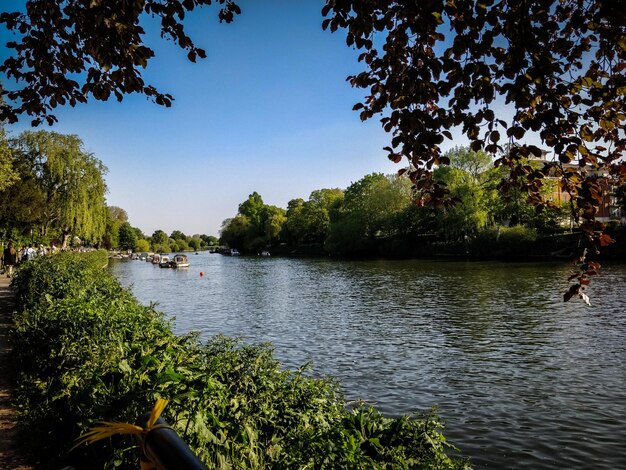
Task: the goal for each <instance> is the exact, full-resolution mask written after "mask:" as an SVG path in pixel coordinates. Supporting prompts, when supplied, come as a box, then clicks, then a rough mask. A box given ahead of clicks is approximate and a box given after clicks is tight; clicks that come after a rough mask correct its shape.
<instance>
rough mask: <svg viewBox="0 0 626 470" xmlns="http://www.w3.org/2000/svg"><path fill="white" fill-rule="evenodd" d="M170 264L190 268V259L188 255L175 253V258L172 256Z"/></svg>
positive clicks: (173, 266)
mask: <svg viewBox="0 0 626 470" xmlns="http://www.w3.org/2000/svg"><path fill="white" fill-rule="evenodd" d="M170 266H171V267H172V268H188V267H189V259H188V258H187V255H183V254H180V253H179V254H177V255H174V258H172V261H170Z"/></svg>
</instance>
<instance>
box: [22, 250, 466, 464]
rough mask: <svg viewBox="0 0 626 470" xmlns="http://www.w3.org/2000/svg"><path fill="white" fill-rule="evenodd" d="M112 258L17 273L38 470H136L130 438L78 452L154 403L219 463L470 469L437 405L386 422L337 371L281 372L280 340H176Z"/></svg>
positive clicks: (27, 443)
mask: <svg viewBox="0 0 626 470" xmlns="http://www.w3.org/2000/svg"><path fill="white" fill-rule="evenodd" d="M106 256H107V254H106V252H104V251H97V252H90V253H61V254H58V255H55V256H47V257H38V258H35V259H33V260H31V261H29V262H27V263H24V265H22V266H21V267H20V269H19V271H18V273H17V275H16V277H15V280H14V287H15V289H16V300H17V311H16V313H15V314H14V323H15V326H14V331H13V334H12V338H11V339H12V341H11V345H12V358H11V359H12V363H13V364H14V367H15V370H16V371H17V374H18V375H17V386H16V398H17V401H18V404H19V409H20V420H19V430H20V432H19V437H20V439H21V445H22V446H23V447H24V448H26V449H28V450H29V452H28V454H29V455H31V456H32V458H33V459H34V460H35V461H36V462H38V463H39V464H43V465H41V468H60V467H62V466H65V465H72V466H74V467H75V468H76V469H82V468H129V469H130V468H136V466H137V462H138V449H137V448H136V447H135V446H132V445H129V444H131V442H130V441H129V438H128V437H120V436H114V437H113V438H111V439H108V440H105V441H101V442H98V443H94V444H91V445H88V446H86V445H83V446H79V447H78V448H76V449H74V450H72V451H70V449H71V447H72V446H73V445H74V444H75V439H76V438H78V437H79V436H80V435H81V434H82V433H84V432H85V431H86V430H87V429H88V428H89V427H90V426H92V425H94V424H95V423H96V422H97V421H121V422H128V423H132V422H135V420H136V419H137V417H138V416H139V415H140V414H142V413H144V412H146V411H148V410H150V409H151V407H152V405H153V403H154V402H155V400H156V399H157V398H165V399H168V400H169V405H168V407H167V409H166V410H165V413H164V419H165V420H166V421H167V422H168V423H169V424H170V425H171V426H172V427H173V428H174V429H175V430H176V431H177V432H178V433H179V435H181V437H182V438H183V439H184V440H185V441H186V442H187V444H188V445H189V446H190V448H191V449H192V450H193V451H194V452H196V454H197V455H198V456H199V458H200V459H201V460H202V461H204V462H205V464H206V465H207V466H208V467H209V468H303V467H311V468H470V463H469V461H468V460H466V459H463V458H459V457H457V456H458V452H459V451H458V450H456V449H455V448H454V447H453V446H451V445H450V444H448V443H447V441H446V439H445V437H444V436H443V434H442V429H443V423H442V422H441V420H440V419H439V418H438V417H437V415H436V413H435V411H434V410H430V412H426V413H425V414H421V415H413V416H403V417H398V418H390V417H385V416H383V415H382V414H381V413H380V412H378V411H377V410H376V409H375V408H373V407H370V406H368V405H366V404H363V403H357V404H355V405H350V406H348V404H347V403H346V402H345V400H344V398H343V396H342V394H341V392H340V387H339V384H338V383H337V381H336V380H334V379H332V378H312V377H310V376H309V374H308V369H307V367H306V366H304V367H302V368H300V369H299V370H296V371H288V370H284V369H283V368H282V367H281V364H280V363H279V362H278V361H277V360H276V359H275V358H274V356H273V352H272V348H271V345H268V344H262V345H247V344H244V343H242V342H241V341H240V340H239V339H236V338H228V337H223V336H218V337H214V338H212V339H210V340H209V341H208V342H206V343H202V342H200V341H199V339H198V337H197V335H194V334H188V335H185V336H176V335H174V334H173V333H172V331H171V328H170V324H169V322H167V321H166V320H165V319H164V317H163V315H162V314H161V313H159V312H157V311H156V310H155V309H154V307H153V306H142V305H140V304H139V302H138V301H137V300H136V299H135V298H134V297H133V296H132V294H131V293H130V292H129V291H128V290H126V289H124V288H122V287H121V286H120V284H119V283H118V282H117V280H116V279H115V278H114V277H113V276H112V275H111V274H109V273H108V272H106V270H104V269H102V266H103V264H105V263H106Z"/></svg>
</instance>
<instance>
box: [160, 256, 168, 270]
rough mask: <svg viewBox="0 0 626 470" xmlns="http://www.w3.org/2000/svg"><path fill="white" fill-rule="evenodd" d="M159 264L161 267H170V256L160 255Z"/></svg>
mask: <svg viewBox="0 0 626 470" xmlns="http://www.w3.org/2000/svg"><path fill="white" fill-rule="evenodd" d="M159 266H160V267H162V268H169V267H170V257H169V256H167V255H161V261H160V262H159Z"/></svg>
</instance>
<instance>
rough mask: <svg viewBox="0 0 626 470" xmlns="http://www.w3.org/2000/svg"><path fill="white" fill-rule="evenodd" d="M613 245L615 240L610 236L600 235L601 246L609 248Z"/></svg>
mask: <svg viewBox="0 0 626 470" xmlns="http://www.w3.org/2000/svg"><path fill="white" fill-rule="evenodd" d="M611 243H615V240H614V239H613V238H611V236H610V235H609V234H606V233H603V234H602V235H600V246H609V245H610V244H611Z"/></svg>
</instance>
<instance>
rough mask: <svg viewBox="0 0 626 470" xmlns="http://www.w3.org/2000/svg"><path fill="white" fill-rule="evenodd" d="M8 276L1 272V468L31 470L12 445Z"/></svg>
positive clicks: (10, 322) (12, 420)
mask: <svg viewBox="0 0 626 470" xmlns="http://www.w3.org/2000/svg"><path fill="white" fill-rule="evenodd" d="M9 281H10V279H7V277H6V275H5V274H0V469H3V470H32V469H33V467H32V466H30V465H27V464H26V463H25V460H24V458H23V457H22V456H21V455H20V454H19V453H17V451H16V449H15V447H14V438H15V420H16V415H17V412H16V410H15V408H13V406H12V400H13V397H12V389H11V377H12V375H11V374H12V371H11V368H10V366H9V358H8V355H9V352H10V349H9V344H8V336H9V330H10V329H11V327H12V321H11V311H12V310H13V293H12V292H11V289H10V287H9Z"/></svg>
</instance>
